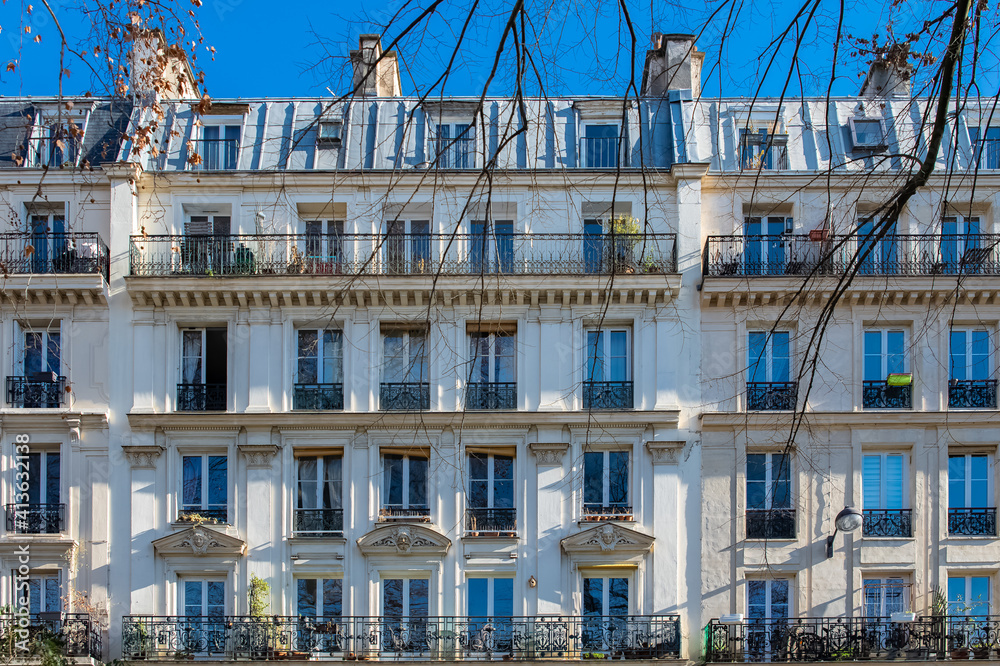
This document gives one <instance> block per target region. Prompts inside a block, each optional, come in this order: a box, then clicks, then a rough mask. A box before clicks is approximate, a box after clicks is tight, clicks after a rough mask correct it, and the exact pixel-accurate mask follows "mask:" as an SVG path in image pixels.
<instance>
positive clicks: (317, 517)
mask: <svg viewBox="0 0 1000 666" xmlns="http://www.w3.org/2000/svg"><path fill="white" fill-rule="evenodd" d="M292 532H293V536H296V537H331V536H341V535H343V533H344V510H343V509H295V515H294V519H293V523H292Z"/></svg>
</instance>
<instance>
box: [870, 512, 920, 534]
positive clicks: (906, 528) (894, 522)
mask: <svg viewBox="0 0 1000 666" xmlns="http://www.w3.org/2000/svg"><path fill="white" fill-rule="evenodd" d="M863 513H864V516H865V520H864V523H863V526H862V530H861V533H862V534H863V535H864V536H870V537H911V536H913V510H912V509H865V510H864V511H863Z"/></svg>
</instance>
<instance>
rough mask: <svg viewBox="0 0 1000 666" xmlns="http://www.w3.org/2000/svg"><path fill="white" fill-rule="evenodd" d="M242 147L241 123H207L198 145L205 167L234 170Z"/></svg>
mask: <svg viewBox="0 0 1000 666" xmlns="http://www.w3.org/2000/svg"><path fill="white" fill-rule="evenodd" d="M239 147H240V126H239V125H206V126H205V127H202V129H201V142H200V146H198V148H199V149H200V150H199V153H200V157H201V164H202V165H203V166H202V168H203V169H211V170H219V169H224V170H229V171H231V170H233V169H235V168H236V156H237V154H238V152H239Z"/></svg>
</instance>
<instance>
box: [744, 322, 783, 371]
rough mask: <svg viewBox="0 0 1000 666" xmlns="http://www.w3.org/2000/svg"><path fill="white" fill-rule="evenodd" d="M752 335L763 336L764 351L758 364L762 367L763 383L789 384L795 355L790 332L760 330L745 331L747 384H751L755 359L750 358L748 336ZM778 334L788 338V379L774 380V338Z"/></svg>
mask: <svg viewBox="0 0 1000 666" xmlns="http://www.w3.org/2000/svg"><path fill="white" fill-rule="evenodd" d="M754 333H763V334H764V349H763V352H764V353H763V354H762V356H761V358H760V363H761V364H763V366H764V382H766V383H773V382H776V381H782V382H790V381H792V359H793V358H794V356H795V354H794V352H793V350H792V332H791V331H787V330H780V331H777V330H762V329H748V330H747V338H746V340H747V382H751V377H752V376H753V373H752V371H751V370H752V368H753V366H754V364H755V363H757V359H754V358H752V357H751V356H750V354H751V345H750V336H751V335H753V334H754ZM778 334H785V335H787V336H788V377H786V378H785V379H782V380H776V379H775V378H774V336H775V335H778Z"/></svg>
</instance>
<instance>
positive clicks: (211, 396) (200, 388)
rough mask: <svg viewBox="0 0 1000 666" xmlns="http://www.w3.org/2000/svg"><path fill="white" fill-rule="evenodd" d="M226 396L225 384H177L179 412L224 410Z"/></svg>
mask: <svg viewBox="0 0 1000 666" xmlns="http://www.w3.org/2000/svg"><path fill="white" fill-rule="evenodd" d="M227 398H228V396H227V395H226V385H225V384H178V385H177V411H179V412H224V411H226V408H227V404H226V403H227Z"/></svg>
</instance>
